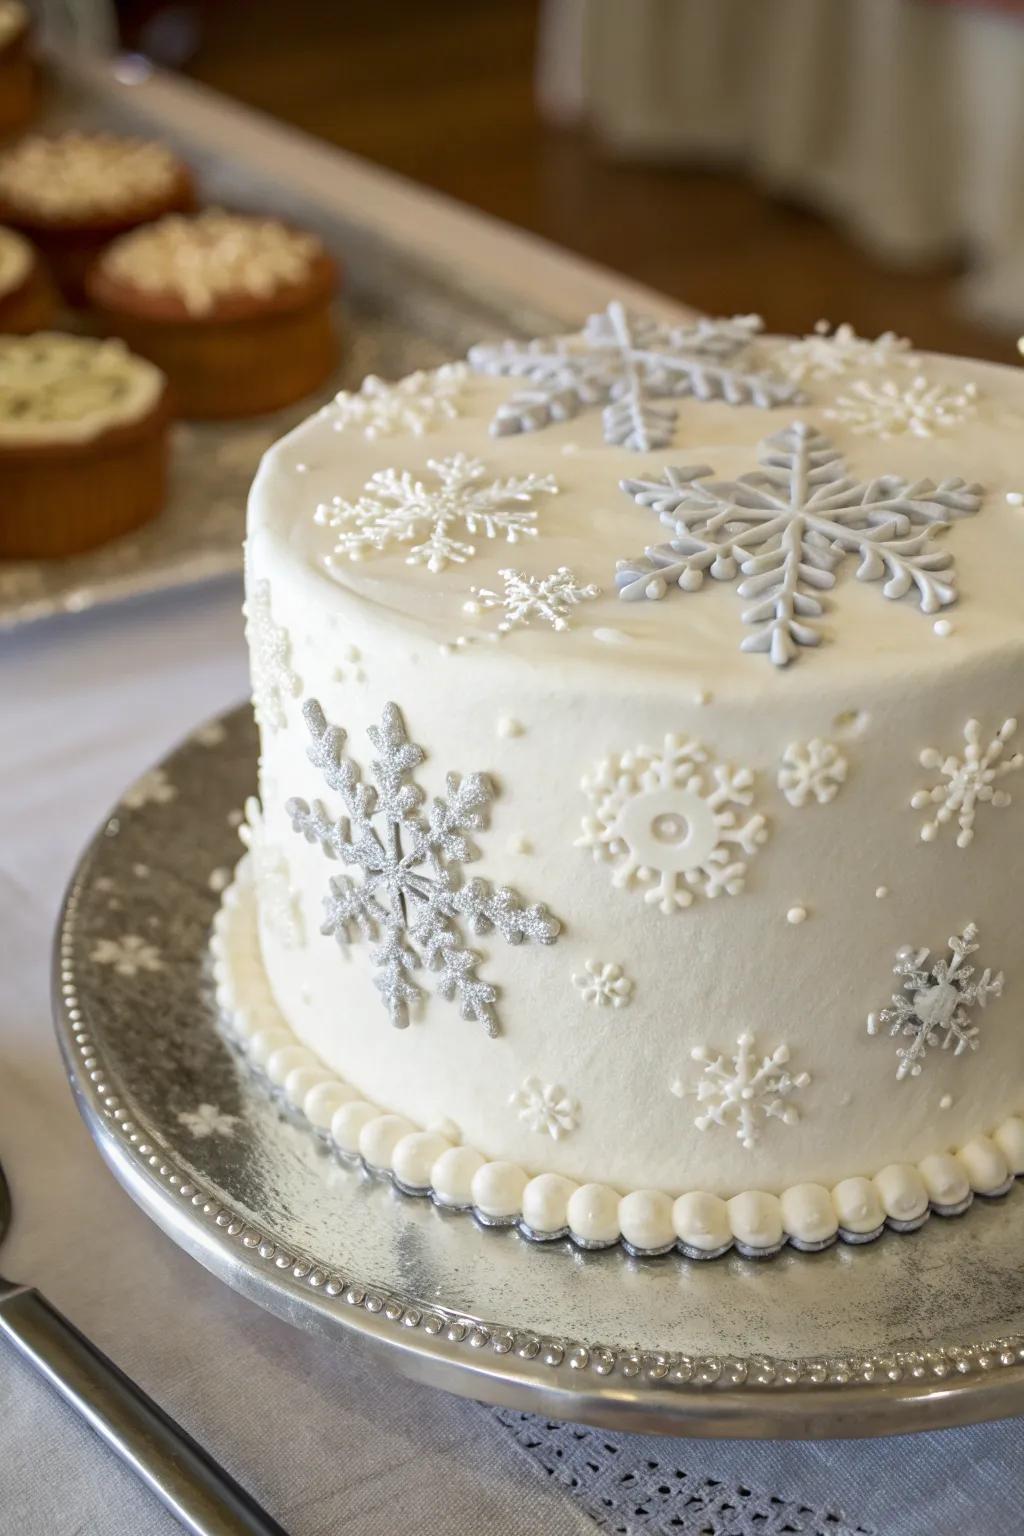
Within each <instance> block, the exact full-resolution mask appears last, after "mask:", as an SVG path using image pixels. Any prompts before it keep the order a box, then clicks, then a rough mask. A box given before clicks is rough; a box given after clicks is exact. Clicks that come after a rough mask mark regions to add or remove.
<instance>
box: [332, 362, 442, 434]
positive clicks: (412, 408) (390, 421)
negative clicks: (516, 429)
mask: <svg viewBox="0 0 1024 1536" xmlns="http://www.w3.org/2000/svg"><path fill="white" fill-rule="evenodd" d="M469 376H470V370H469V368H468V367H467V366H466V364H465V363H446V364H445V365H444V366H443V367H441V368H434V369H432V370H430V371H429V372H420V373H410V374H409V375H408V377H406V378H404V379H399V380H398V382H397V383H396V384H388V383H385V381H384V380H383V379H378V378H377V377H376V376H375V375H374V374H372V373H371V374H369V375H368V376H367V377H366V378H365V379H364V380H363V382H362V385H361V387H360V388H359V389H358V390H356V391H354V392H351V393H350V392H349V391H347V390H343V391H342V392H341V393H340V394H339V395H336V396H335V398H334V401H333V403H332V404H331V405H329V406H327V407H325V412H324V414H325V415H327V416H329V417H330V418H331V425H332V426H333V427H334V430H335V431H336V432H345V431H348V430H349V429H350V428H352V429H354V430H356V431H360V432H362V434H363V436H364V437H365V438H366V439H367V441H368V442H376V441H377V439H378V438H382V437H393V436H395V435H396V434H397V433H401V432H411V433H412V434H413V435H414V436H415V437H422V436H423V435H424V433H426V432H429V431H430V429H431V428H432V427H439V426H443V424H444V423H445V422H446V421H454V420H455V419H456V417H457V416H458V415H459V405H460V396H461V392H462V389H463V386H464V385H465V383H466V380H467V379H468V378H469Z"/></svg>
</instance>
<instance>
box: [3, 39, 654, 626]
mask: <svg viewBox="0 0 1024 1536" xmlns="http://www.w3.org/2000/svg"><path fill="white" fill-rule="evenodd" d="M48 81H49V89H48V96H47V103H46V108H45V112H44V114H43V117H42V118H41V121H40V125H41V126H42V127H44V128H47V129H59V128H66V127H71V126H76V127H85V128H107V129H112V130H114V131H118V132H128V133H131V132H134V133H139V134H143V135H149V136H159V137H160V138H162V139H163V140H164V141H165V142H167V143H169V144H171V145H172V146H173V147H174V148H176V149H177V150H178V151H179V152H180V153H181V154H182V155H183V156H184V157H185V158H186V159H187V160H188V162H189V163H190V164H191V165H192V166H194V167H195V169H196V170H197V172H198V180H199V186H200V192H201V195H202V197H203V199H204V200H205V201H207V202H214V203H216V202H220V203H224V204H227V205H231V206H235V207H243V208H252V209H258V210H261V211H266V212H268V213H272V214H276V215H278V216H280V217H283V218H288V219H292V220H294V221H295V222H296V223H299V224H302V225H304V226H306V227H308V228H311V229H315V230H316V231H318V233H319V234H320V235H321V236H322V237H323V239H324V240H325V241H326V243H327V245H328V248H329V249H330V250H331V251H332V252H333V253H334V254H335V255H336V256H337V258H338V260H339V262H340V264H341V266H342V268H343V272H344V287H343V301H342V303H341V305H340V309H339V324H340V328H341V331H342V342H343V356H342V362H341V365H340V367H339V368H338V370H337V373H336V374H335V376H334V378H332V379H331V380H330V382H329V383H328V384H327V385H325V386H324V387H323V388H322V389H321V390H320V391H318V392H317V393H316V394H314V395H311V396H309V397H307V398H306V399H305V400H303V401H301V402H300V403H299V404H298V405H296V406H293V407H289V408H288V409H287V410H284V411H278V412H275V413H274V414H272V415H268V416H264V417H261V418H259V419H257V420H250V421H243V422H227V423H216V424H210V425H206V424H203V425H196V426H180V427H178V428H177V429H176V430H175V433H174V438H173V442H172V472H171V486H170V492H169V496H168V502H167V505H166V507H165V509H164V511H163V512H162V513H161V515H160V517H159V518H158V519H157V520H156V521H155V522H153V523H152V524H150V525H149V526H148V527H146V528H144V529H142V530H141V531H139V532H138V533H136V534H131V535H129V536H127V537H126V538H123V539H119V540H116V541H115V542H114V543H111V544H108V545H105V546H103V547H102V548H101V549H98V550H95V551H93V552H90V553H89V554H86V555H81V556H77V557H75V558H74V559H68V560H60V561H38V560H36V561H16V562H15V561H0V632H3V631H4V630H10V629H14V628H16V627H18V626H20V625H23V624H27V623H31V622H32V621H34V620H38V619H45V618H50V617H52V616H54V615H56V614H60V613H71V612H77V611H80V610H82V609H84V608H91V607H94V606H96V605H97V604H100V603H108V602H113V601H117V600H122V599H125V598H129V597H138V596H141V595H145V594H148V593H155V592H160V591H163V590H166V589H168V588H172V587H180V586H185V585H188V584H191V583H193V582H198V581H207V580H210V579H212V578H214V577H223V576H228V575H231V574H234V573H235V572H237V571H239V570H240V569H241V545H242V534H243V530H244V522H245V502H246V496H247V494H248V489H249V484H250V482H251V480H252V477H253V474H254V473H255V470H256V466H257V464H258V463H259V459H260V456H261V454H262V452H263V450H264V449H265V448H266V447H268V446H269V444H270V443H272V442H273V441H274V440H275V439H276V438H278V437H280V436H281V435H282V434H283V433H284V432H286V431H288V430H289V428H290V427H292V426H294V425H296V424H297V423H298V422H299V421H301V420H302V419H303V417H305V416H306V415H308V414H309V413H310V412H311V411H312V410H314V409H315V408H316V407H317V405H319V404H321V403H322V402H323V401H325V400H328V399H330V398H331V396H332V395H333V394H334V393H336V392H337V390H339V389H354V388H358V386H359V384H360V382H361V381H362V379H363V378H364V377H365V376H366V374H368V373H376V374H379V375H380V376H381V377H383V378H400V377H402V376H403V375H404V374H407V373H411V372H412V371H413V370H415V369H417V368H430V367H434V366H435V365H436V364H438V363H441V362H444V361H446V360H448V359H450V358H453V357H459V356H461V355H462V354H464V353H465V352H466V350H467V348H468V347H469V346H471V345H472V343H473V342H475V341H479V340H480V339H481V338H482V337H486V336H500V335H504V334H508V335H513V334H516V335H539V334H544V333H545V332H550V331H553V330H559V329H566V328H568V327H571V326H574V325H576V324H577V323H578V322H579V320H580V319H581V318H582V316H583V315H585V314H586V313H587V311H588V309H593V308H600V307H601V306H603V304H604V303H606V302H607V299H608V297H609V296H610V294H611V293H612V292H613V291H620V290H622V289H623V288H625V289H626V290H627V293H628V294H629V295H630V296H631V297H632V298H633V299H634V302H636V303H638V304H641V305H644V306H646V307H648V308H650V307H653V308H660V309H662V310H663V311H665V310H670V311H673V312H677V313H678V307H677V306H673V305H671V304H670V302H669V301H668V300H666V299H664V298H662V297H660V296H658V295H654V294H650V293H648V292H646V290H640V289H632V288H631V286H630V285H629V284H624V283H623V282H621V281H620V280H619V279H617V278H614V277H612V276H611V275H610V274H607V273H605V272H603V271H602V270H600V269H598V268H595V267H592V266H590V265H589V264H588V263H586V262H583V261H579V260H577V259H576V258H575V257H572V256H570V255H568V254H567V253H563V252H559V251H556V250H554V248H552V247H548V246H546V245H544V244H543V242H539V241H536V240H534V239H533V238H531V237H530V236H527V235H522V234H519V233H518V232H516V231H514V230H510V229H506V228H505V227H504V226H501V225H497V224H496V223H495V222H494V221H493V220H490V219H487V218H485V217H484V216H483V215H480V214H475V213H473V212H471V211H470V210H468V209H463V208H460V207H458V206H457V205H454V204H449V203H448V202H447V201H446V200H445V199H442V198H438V197H437V196H435V195H433V194H430V193H427V192H425V191H423V190H421V189H419V188H415V187H413V186H411V185H408V184H406V183H404V182H401V181H400V180H399V179H398V178H396V177H393V176H391V175H389V174H388V173H387V172H382V171H378V170H375V169H374V168H373V167H371V166H369V165H366V164H364V163H363V162H361V161H357V160H354V159H353V158H352V157H351V156H347V155H345V154H343V153H342V152H341V151H338V150H334V149H331V148H330V147H329V146H327V145H324V144H318V143H317V142H315V141H314V140H312V139H308V138H306V137H304V136H303V135H301V134H298V133H296V132H294V131H292V130H289V129H286V128H283V127H281V126H279V125H278V124H275V123H272V122H270V121H269V120H268V119H264V118H261V117H259V116H258V115H257V114H255V113H252V112H248V111H246V110H244V109H243V108H239V107H235V106H233V105H231V104H230V103H228V102H227V101H224V100H222V99H221V98H219V97H218V96H216V95H215V94H214V93H213V92H210V91H207V90H204V89H202V88H201V87H198V86H195V85H192V84H190V83H189V82H187V81H184V80H176V79H174V78H172V77H170V76H163V75H161V74H159V73H158V72H156V71H154V70H153V69H152V68H151V67H150V66H149V65H148V64H147V63H146V62H145V61H143V60H140V59H137V58H131V57H130V58H125V59H115V60H112V61H108V62H103V61H89V60H81V59H77V60H76V59H62V58H60V57H56V58H53V59H52V60H50V61H49V63H48ZM536 295H540V296H542V297H541V298H540V299H537V298H536V297H535V296H536ZM80 323H81V322H80V321H77V320H75V319H73V318H72V319H71V320H70V324H71V325H73V326H76V327H77V326H78V325H79V324H80Z"/></svg>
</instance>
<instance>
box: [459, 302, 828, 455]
mask: <svg viewBox="0 0 1024 1536" xmlns="http://www.w3.org/2000/svg"><path fill="white" fill-rule="evenodd" d="M760 330H761V321H760V320H759V319H758V318H757V316H756V315H735V316H734V317H733V318H732V319H731V320H709V319H700V320H696V321H692V322H687V323H686V324H680V325H670V324H668V323H666V322H664V321H661V320H655V319H654V318H653V317H652V316H650V315H632V314H630V313H629V312H628V311H627V310H626V309H625V308H624V306H623V305H622V304H620V303H617V302H616V303H612V304H609V305H608V308H607V309H606V310H604V311H602V312H601V313H600V314H596V315H591V316H590V317H589V319H588V320H587V322H586V324H585V325H584V327H583V330H582V331H581V332H580V333H579V334H578V335H575V336H557V337H554V338H543V339H541V340H538V341H530V342H522V341H505V342H501V343H499V344H498V345H491V344H487V345H482V346H477V347H473V348H472V349H471V351H470V354H469V361H470V362H471V363H472V365H473V367H474V368H476V369H477V370H478V371H479V372H481V373H490V374H497V375H500V376H502V377H505V378H512V379H523V380H524V381H525V387H524V388H523V389H521V390H519V391H517V393H516V394H514V395H513V396H512V397H511V398H510V399H509V400H506V401H505V402H504V404H503V405H501V406H499V408H498V411H497V413H496V415H495V417H494V420H493V421H492V423H491V431H492V433H493V434H494V435H495V436H497V437H503V436H505V435H507V434H508V433H512V432H536V431H538V430H539V429H540V428H542V427H547V426H550V425H551V424H552V423H555V422H561V421H568V420H569V419H570V418H571V417H573V416H578V415H579V413H580V412H581V411H583V410H586V409H588V408H590V407H592V406H595V405H600V406H603V407H604V411H603V415H602V422H603V428H604V439H605V442H607V443H614V444H618V445H620V446H621V447H624V448H632V449H634V450H636V451H637V452H643V453H646V452H649V451H650V450H651V449H654V448H665V447H667V446H668V444H669V443H670V442H671V441H672V435H673V433H674V432H675V427H676V416H677V412H676V409H675V407H674V406H671V405H659V404H656V403H655V402H657V401H660V400H666V399H681V398H683V397H689V398H691V399H694V400H722V401H724V402H725V403H726V404H727V405H756V406H765V407H767V406H775V405H784V404H786V403H787V402H791V401H795V400H797V399H798V398H799V393H798V391H797V388H796V386H795V385H794V384H793V383H792V382H791V381H790V380H788V379H783V378H780V377H778V376H776V375H773V374H771V373H758V372H755V371H754V370H753V369H752V368H750V367H749V366H748V367H744V366H743V365H742V363H737V362H736V361H735V359H736V358H737V356H738V354H739V353H741V352H743V351H744V350H745V349H746V348H747V347H748V346H749V345H750V343H751V341H752V340H753V338H754V337H755V336H756V335H757V334H758V332H759V331H760Z"/></svg>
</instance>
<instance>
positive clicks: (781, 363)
mask: <svg viewBox="0 0 1024 1536" xmlns="http://www.w3.org/2000/svg"><path fill="white" fill-rule="evenodd" d="M771 361H772V362H773V363H774V365H775V367H776V368H777V369H778V370H779V372H780V373H784V374H785V375H786V377H787V378H789V379H792V380H793V381H794V382H795V383H797V384H803V383H804V382H805V381H807V380H815V381H817V380H822V379H834V378H839V377H841V376H842V375H843V374H847V373H862V372H868V371H872V372H873V371H875V370H877V369H882V368H896V367H899V368H909V367H913V366H915V365H916V363H917V358H916V357H915V356H914V355H913V354H912V352H911V351H910V342H909V341H908V340H907V338H906V337H905V336H897V335H896V332H895V331H883V333H882V335H881V336H876V337H875V339H874V341H869V340H868V339H867V337H865V336H858V335H857V332H856V331H855V330H854V328H853V326H852V325H849V324H847V323H844V324H842V325H837V326H836V328H835V330H834V331H833V330H832V328H831V326H830V325H829V323H828V321H827V320H819V321H818V323H817V325H816V326H815V327H814V331H813V333H812V334H811V335H810V336H804V337H802V338H801V339H800V340H799V341H792V342H790V343H789V345H788V346H785V347H783V348H782V349H781V350H780V351H778V352H776V353H774V355H773V356H772V359H771Z"/></svg>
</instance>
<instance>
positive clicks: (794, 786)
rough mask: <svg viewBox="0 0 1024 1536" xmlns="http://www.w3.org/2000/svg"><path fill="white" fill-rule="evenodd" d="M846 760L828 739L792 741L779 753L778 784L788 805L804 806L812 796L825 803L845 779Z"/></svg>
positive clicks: (820, 803) (819, 802) (832, 797)
mask: <svg viewBox="0 0 1024 1536" xmlns="http://www.w3.org/2000/svg"><path fill="white" fill-rule="evenodd" d="M846 773H847V762H846V758H845V757H844V756H843V754H842V753H841V752H840V750H839V748H838V747H837V746H835V745H834V744H833V743H832V742H831V741H822V740H821V738H820V737H818V736H815V737H814V738H813V739H812V740H811V741H791V742H790V744H789V746H788V747H787V748H786V750H785V752H783V754H782V762H781V764H780V766H779V788H780V789H781V790H782V793H783V794H784V795H785V797H786V799H787V800H788V801H789V803H790V805H793V806H797V807H799V806H803V805H806V804H807V802H808V801H809V800H810V799H811V798H812V797H813V798H814V799H815V800H817V802H818V804H819V805H827V804H828V802H829V801H830V800H834V799H835V797H836V795H837V794H838V793H839V788H840V785H842V784H844V783H845V782H846Z"/></svg>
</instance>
